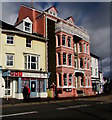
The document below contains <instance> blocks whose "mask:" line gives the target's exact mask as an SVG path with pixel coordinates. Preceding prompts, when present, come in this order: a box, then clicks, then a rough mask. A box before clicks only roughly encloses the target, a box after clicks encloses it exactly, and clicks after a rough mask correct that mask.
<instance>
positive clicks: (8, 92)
mask: <svg viewBox="0 0 112 120" xmlns="http://www.w3.org/2000/svg"><path fill="white" fill-rule="evenodd" d="M5 95H11V81H10V80H5Z"/></svg>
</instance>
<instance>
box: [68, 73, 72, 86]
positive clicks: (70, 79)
mask: <svg viewBox="0 0 112 120" xmlns="http://www.w3.org/2000/svg"><path fill="white" fill-rule="evenodd" d="M69 86H72V74H69Z"/></svg>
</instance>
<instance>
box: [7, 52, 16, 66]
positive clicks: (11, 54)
mask: <svg viewBox="0 0 112 120" xmlns="http://www.w3.org/2000/svg"><path fill="white" fill-rule="evenodd" d="M8 55H9V56H12V58H13V59H12V60H8V61H9V62H11V61H12V62H13V65H7V57H8ZM6 66H7V67H14V54H13V53H6Z"/></svg>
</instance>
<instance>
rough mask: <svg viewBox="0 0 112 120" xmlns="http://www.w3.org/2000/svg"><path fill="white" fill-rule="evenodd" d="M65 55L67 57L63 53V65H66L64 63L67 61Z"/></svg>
mask: <svg viewBox="0 0 112 120" xmlns="http://www.w3.org/2000/svg"><path fill="white" fill-rule="evenodd" d="M66 55H67V54H66V53H63V65H66V61H67V60H66Z"/></svg>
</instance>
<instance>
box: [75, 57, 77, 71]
mask: <svg viewBox="0 0 112 120" xmlns="http://www.w3.org/2000/svg"><path fill="white" fill-rule="evenodd" d="M75 63H76V64H75V65H76V66H75V69H77V59H75Z"/></svg>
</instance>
